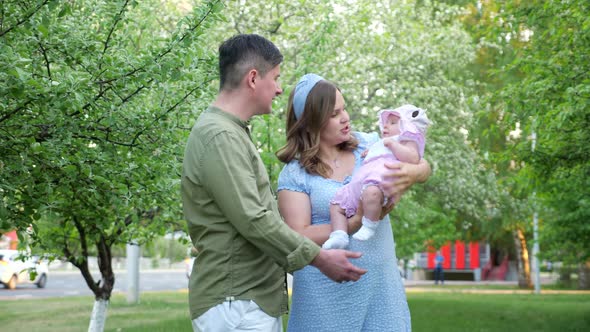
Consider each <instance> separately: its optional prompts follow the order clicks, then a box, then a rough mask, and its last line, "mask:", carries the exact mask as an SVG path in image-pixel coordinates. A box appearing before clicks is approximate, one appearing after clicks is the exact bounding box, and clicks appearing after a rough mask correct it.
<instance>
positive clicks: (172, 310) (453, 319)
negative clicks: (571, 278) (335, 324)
mask: <svg viewBox="0 0 590 332" xmlns="http://www.w3.org/2000/svg"><path fill="white" fill-rule="evenodd" d="M93 301H94V299H93V298H91V297H68V298H54V299H40V300H30V299H27V300H14V301H13V300H10V301H2V302H0V312H1V314H0V327H1V328H0V330H2V331H31V332H33V331H49V332H50V331H56V332H57V331H60V332H61V331H65V332H67V331H86V330H87V329H88V321H89V317H90V313H91V311H92V305H93ZM140 301H141V303H140V304H139V305H129V304H127V302H126V298H125V296H124V295H115V296H113V298H112V300H111V303H110V306H109V309H108V316H107V322H106V328H105V330H106V331H137V332H140V331H141V332H144V331H175V332H176V331H192V329H191V325H190V321H189V317H188V306H187V294H186V293H181V292H162V293H143V294H141V296H140ZM408 302H409V305H410V311H411V313H412V325H413V331H415V332H421V331H436V332H439V331H453V332H456V331H481V332H492V331H498V332H499V331H502V332H505V331H518V332H526V331H535V332H537V331H558V332H567V331H580V332H582V331H590V295H580V294H567V295H565V294H549V295H546V294H543V295H534V294H465V293H458V292H452V293H430V292H425V293H408ZM317 332H323V331H317Z"/></svg>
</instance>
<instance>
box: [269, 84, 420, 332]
mask: <svg viewBox="0 0 590 332" xmlns="http://www.w3.org/2000/svg"><path fill="white" fill-rule="evenodd" d="M287 116H288V119H287V144H286V145H285V146H284V147H283V148H281V150H279V152H278V153H277V156H278V158H279V159H280V160H281V161H283V162H285V163H286V164H287V165H285V167H284V168H283V170H282V171H281V174H280V175H279V186H278V191H279V194H278V195H279V209H280V211H281V214H282V215H283V218H284V219H285V222H286V223H287V224H288V225H289V226H290V227H291V228H293V229H294V230H296V231H298V232H299V233H301V234H303V235H305V236H307V237H308V238H310V239H312V240H313V241H315V242H316V243H317V244H319V245H322V244H323V243H324V242H325V241H326V240H327V238H328V236H329V234H330V232H331V226H330V199H331V198H332V196H333V195H334V193H336V191H337V190H338V189H339V188H340V187H341V186H343V185H344V184H346V183H347V182H348V181H350V178H351V175H352V173H353V172H354V171H355V170H357V169H358V168H359V167H360V165H361V161H362V158H361V154H362V152H363V151H364V150H365V149H366V148H367V147H368V146H369V145H370V144H372V143H373V142H375V141H376V140H378V138H379V137H378V135H377V134H376V133H373V134H364V133H353V132H352V131H351V128H350V123H349V116H348V114H347V113H346V110H345V108H344V98H343V97H342V94H341V93H340V91H339V90H338V88H337V87H336V86H335V85H334V84H332V83H330V82H328V81H326V80H324V79H323V78H322V77H320V76H318V75H314V74H308V75H305V76H303V77H302V78H301V80H300V81H299V83H298V84H297V86H296V88H295V90H294V91H293V92H292V93H291V96H290V98H289V106H288V115H287ZM394 165H395V166H394ZM394 165H392V167H393V168H392V170H391V173H390V174H389V176H387V177H386V178H391V177H395V182H393V181H389V182H386V183H385V184H384V185H383V188H382V189H383V191H384V194H385V195H386V196H388V197H390V198H391V199H390V201H391V202H395V201H396V200H398V199H399V196H400V194H401V193H403V192H404V191H405V190H406V189H407V188H408V187H409V186H411V185H412V184H413V183H415V182H423V181H425V180H426V179H427V178H428V176H429V175H430V166H429V165H428V163H427V162H426V161H423V160H421V162H420V163H419V164H418V165H411V164H405V163H399V164H394ZM391 208H392V206H391V205H390V206H387V207H385V209H384V210H385V211H384V214H386V213H387V212H389V211H390V210H391ZM361 215H362V211H360V209H359V210H358V211H357V215H356V216H354V217H352V218H351V219H349V227H348V232H349V234H353V233H354V232H356V231H357V230H358V229H359V228H360V225H361V222H360V220H361ZM378 227H379V228H378V230H377V231H376V235H375V236H374V237H373V238H372V239H371V240H370V241H358V240H355V239H351V241H350V246H349V249H350V250H351V251H359V252H362V253H363V256H362V257H361V258H359V259H358V260H355V261H354V262H353V263H354V264H355V265H357V266H358V267H361V268H364V269H367V270H368V272H367V273H366V274H365V275H364V276H363V277H362V278H361V279H360V280H359V281H357V282H350V283H343V284H338V283H335V282H333V281H331V280H330V279H328V278H326V277H325V276H323V275H322V274H321V272H319V271H318V270H317V269H316V268H313V267H306V268H304V269H302V270H299V271H296V272H295V273H294V275H293V298H292V308H291V313H290V318H289V325H288V330H289V331H295V332H298V331H302V332H307V331H355V332H358V331H410V330H411V323H410V312H409V309H408V304H407V301H406V296H405V291H404V288H403V284H402V281H401V278H400V274H399V271H398V268H397V258H396V256H395V247H394V241H393V234H392V231H391V224H390V222H389V218H388V217H387V216H386V217H385V218H384V219H383V220H382V222H380V223H379V226H378Z"/></svg>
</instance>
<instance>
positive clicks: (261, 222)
mask: <svg viewBox="0 0 590 332" xmlns="http://www.w3.org/2000/svg"><path fill="white" fill-rule="evenodd" d="M282 60H283V56H282V54H281V53H280V51H279V50H278V49H277V47H276V46H275V45H274V44H273V43H272V42H270V41H268V40H267V39H265V38H263V37H261V36H258V35H237V36H234V37H232V38H230V39H228V40H226V41H225V42H223V43H222V44H221V46H220V47H219V73H220V91H219V94H218V96H217V98H216V100H215V101H214V102H213V103H212V105H211V106H210V107H209V108H208V109H207V110H205V111H204V112H203V113H202V114H201V116H200V117H199V119H198V120H197V122H196V124H195V126H194V127H193V129H192V131H191V134H190V136H189V139H188V142H187V145H186V150H185V158H184V162H183V174H182V181H181V183H182V198H183V209H184V214H185V217H186V219H187V221H188V228H189V233H190V236H191V240H192V242H193V245H194V246H195V248H196V249H197V250H198V252H199V254H198V258H197V260H196V263H195V264H196V266H195V267H194V269H193V273H192V274H191V277H190V282H189V303H190V314H191V319H192V322H193V329H194V330H195V331H230V330H231V331H245V330H248V331H277V332H279V331H282V322H281V318H280V316H281V315H282V314H284V313H286V312H287V304H288V295H287V285H286V274H285V271H288V272H292V271H294V270H298V269H301V268H303V267H304V266H305V265H307V264H311V265H313V266H315V267H317V268H318V269H319V270H320V271H321V272H322V273H324V274H325V275H326V276H328V277H329V278H331V279H333V280H335V281H337V282H342V281H349V280H352V281H356V280H358V279H359V278H360V277H361V276H362V275H363V274H364V273H365V272H366V270H363V269H360V268H358V267H356V266H354V265H352V264H351V263H350V262H349V261H348V259H349V258H358V257H360V253H353V252H349V251H344V250H322V249H321V248H320V247H318V246H317V245H316V244H315V243H313V242H312V241H310V240H309V239H306V238H305V237H303V236H301V235H299V234H298V233H296V232H295V231H292V230H291V229H290V228H289V227H288V226H287V225H286V224H285V223H284V222H283V221H282V220H281V217H280V215H279V212H278V209H277V204H276V201H275V198H274V195H273V193H272V190H271V186H270V182H269V177H268V174H267V173H266V168H265V167H264V164H263V163H262V160H261V158H260V155H259V154H258V152H257V149H256V147H255V146H254V144H253V143H252V141H251V139H250V132H249V130H248V121H249V120H250V119H251V118H252V117H253V116H255V115H259V114H267V113H270V112H271V107H272V101H273V99H274V98H275V97H277V96H279V95H280V94H281V93H282V90H281V87H280V84H279V82H278V79H279V75H280V63H281V62H282Z"/></svg>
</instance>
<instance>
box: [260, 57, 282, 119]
mask: <svg viewBox="0 0 590 332" xmlns="http://www.w3.org/2000/svg"><path fill="white" fill-rule="evenodd" d="M280 75H281V69H280V65H277V66H276V67H274V68H273V69H271V70H270V71H269V72H268V73H266V75H264V76H258V77H257V78H256V95H257V101H258V104H259V110H260V111H259V112H257V114H270V113H271V112H272V101H273V99H274V98H275V97H278V96H279V95H280V94H282V93H283V89H281V83H280V81H279V76H280Z"/></svg>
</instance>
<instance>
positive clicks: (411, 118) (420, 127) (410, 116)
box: [379, 104, 430, 135]
mask: <svg viewBox="0 0 590 332" xmlns="http://www.w3.org/2000/svg"><path fill="white" fill-rule="evenodd" d="M389 115H395V116H397V117H399V118H400V128H399V129H400V132H402V133H403V132H406V131H409V132H413V133H417V134H418V133H420V134H422V135H426V129H427V128H428V125H429V124H430V120H428V117H427V116H426V110H424V109H421V108H418V107H416V106H414V105H410V104H406V105H403V106H400V107H398V108H396V109H393V110H391V109H384V110H381V111H379V129H380V130H381V131H383V124H384V123H385V122H386V121H387V118H388V117H389Z"/></svg>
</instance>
